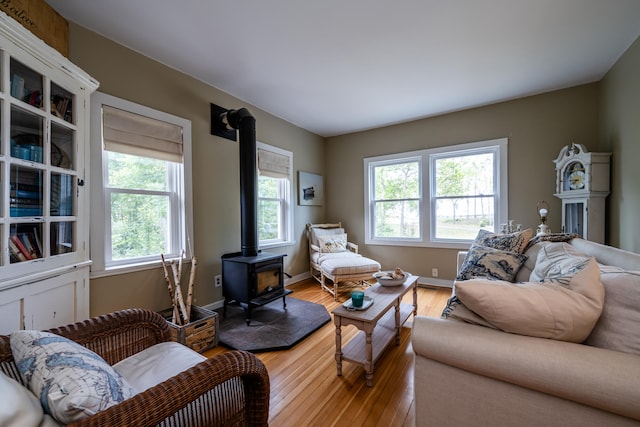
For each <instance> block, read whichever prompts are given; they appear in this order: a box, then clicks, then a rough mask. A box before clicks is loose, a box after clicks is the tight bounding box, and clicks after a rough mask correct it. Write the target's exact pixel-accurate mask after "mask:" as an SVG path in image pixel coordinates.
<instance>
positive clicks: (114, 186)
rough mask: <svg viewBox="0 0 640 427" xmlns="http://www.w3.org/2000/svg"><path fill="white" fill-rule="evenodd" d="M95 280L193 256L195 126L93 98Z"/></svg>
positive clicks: (141, 108) (120, 101)
mask: <svg viewBox="0 0 640 427" xmlns="http://www.w3.org/2000/svg"><path fill="white" fill-rule="evenodd" d="M91 102H92V112H91V114H92V138H91V144H92V162H91V167H92V187H91V188H92V201H91V212H92V221H91V256H92V259H93V260H94V266H93V267H92V274H93V275H100V274H106V273H107V272H109V271H122V270H123V269H125V268H126V269H132V268H141V267H144V266H149V265H155V264H157V263H159V262H160V255H161V254H162V255H164V256H165V257H167V258H175V257H179V256H181V254H182V252H183V251H184V252H185V253H186V255H187V256H188V257H190V256H191V255H193V254H192V247H193V242H192V241H191V240H190V238H191V237H192V236H193V233H192V219H191V217H192V211H191V178H190V170H191V164H190V162H191V122H190V121H189V120H185V119H182V118H180V117H176V116H173V115H170V114H167V113H164V112H161V111H157V110H154V109H151V108H148V107H145V106H142V105H138V104H134V103H132V102H129V101H125V100H123V99H120V98H115V97H113V96H110V95H106V94H103V93H96V94H94V95H93V96H92V100H91Z"/></svg>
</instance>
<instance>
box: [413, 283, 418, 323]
mask: <svg viewBox="0 0 640 427" xmlns="http://www.w3.org/2000/svg"><path fill="white" fill-rule="evenodd" d="M417 315H418V281H417V280H416V281H415V282H414V283H413V317H416V316H417Z"/></svg>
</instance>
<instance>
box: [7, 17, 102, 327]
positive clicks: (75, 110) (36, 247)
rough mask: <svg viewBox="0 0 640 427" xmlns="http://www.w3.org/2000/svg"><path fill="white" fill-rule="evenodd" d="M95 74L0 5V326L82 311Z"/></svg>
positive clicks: (44, 321) (49, 321) (63, 318)
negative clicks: (93, 76) (92, 74)
mask: <svg viewBox="0 0 640 427" xmlns="http://www.w3.org/2000/svg"><path fill="white" fill-rule="evenodd" d="M97 87H98V83H97V82H96V81H95V80H93V79H92V78H91V77H90V76H89V75H87V74H86V73H85V72H83V71H82V70H81V69H79V68H78V67H76V66H75V65H73V64H72V63H71V62H69V60H67V59H66V58H64V57H63V56H62V55H60V54H59V53H58V52H56V51H55V50H54V49H52V48H50V47H49V46H47V45H46V44H44V42H42V41H41V40H40V39H38V38H37V37H35V36H33V35H32V34H31V33H30V32H28V31H27V30H26V29H24V28H23V27H22V26H20V25H19V24H18V23H16V22H15V21H13V19H11V18H9V17H7V16H6V15H5V14H4V13H0V334H5V333H8V332H11V331H12V330H16V329H23V328H26V329H43V328H49V327H53V326H58V325H62V324H66V323H69V322H74V321H76V320H82V319H85V318H87V317H88V316H89V265H90V260H89V252H88V251H89V250H88V234H89V233H88V230H89V223H88V214H89V194H88V186H87V185H86V184H85V180H86V179H87V177H88V176H89V171H88V166H89V162H88V154H89V153H88V149H89V143H88V137H89V129H88V125H89V108H88V106H89V96H90V94H91V92H93V91H94V90H96V89H97Z"/></svg>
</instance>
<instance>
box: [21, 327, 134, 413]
mask: <svg viewBox="0 0 640 427" xmlns="http://www.w3.org/2000/svg"><path fill="white" fill-rule="evenodd" d="M10 342H11V352H12V353H13V358H14V359H15V361H16V365H17V366H18V370H19V371H20V375H21V376H22V380H23V382H24V383H25V384H26V385H27V387H28V388H29V390H31V391H32V392H33V393H34V394H35V395H36V397H38V398H39V399H40V403H41V405H42V407H43V409H44V411H45V412H46V413H48V414H51V415H52V416H53V417H54V418H55V419H56V420H57V421H59V422H61V423H64V424H68V423H71V422H74V421H78V420H81V419H83V418H85V417H88V416H90V415H93V414H96V413H97V412H99V411H101V410H104V409H107V408H108V407H110V406H113V405H116V404H118V403H120V402H122V401H123V400H125V399H128V398H129V397H131V396H133V395H134V394H135V390H134V389H133V388H132V387H131V386H130V385H129V384H127V383H126V381H124V379H123V378H122V377H121V376H120V374H118V373H117V372H116V371H115V370H114V369H113V368H112V367H111V366H110V365H109V364H108V363H107V362H105V361H104V360H103V359H102V358H101V357H100V356H98V355H97V354H96V353H94V352H92V351H91V350H89V349H87V348H85V347H83V346H81V345H80V344H78V343H75V342H73V341H71V340H69V339H67V338H64V337H61V336H58V335H55V334H52V333H49V332H40V331H17V332H13V333H12V334H11V336H10Z"/></svg>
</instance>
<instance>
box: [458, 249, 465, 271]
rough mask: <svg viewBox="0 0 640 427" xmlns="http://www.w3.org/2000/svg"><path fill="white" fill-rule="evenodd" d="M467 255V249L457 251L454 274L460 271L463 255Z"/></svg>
mask: <svg viewBox="0 0 640 427" xmlns="http://www.w3.org/2000/svg"><path fill="white" fill-rule="evenodd" d="M466 256H467V251H460V252H458V258H457V260H456V274H457V273H459V272H460V269H461V268H462V263H463V262H464V259H465V257H466Z"/></svg>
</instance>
